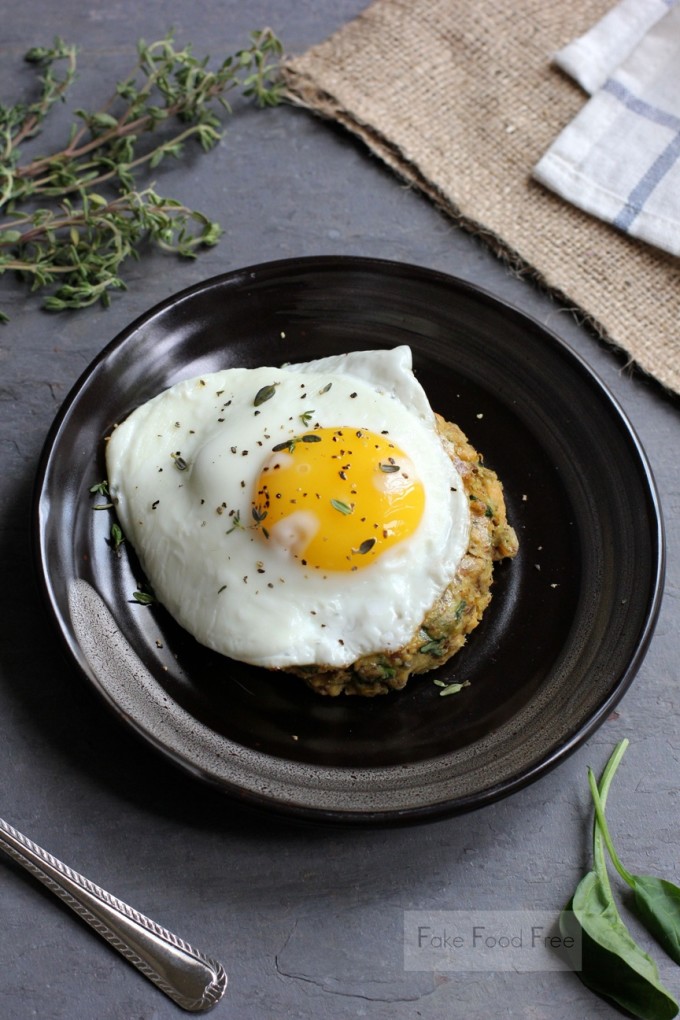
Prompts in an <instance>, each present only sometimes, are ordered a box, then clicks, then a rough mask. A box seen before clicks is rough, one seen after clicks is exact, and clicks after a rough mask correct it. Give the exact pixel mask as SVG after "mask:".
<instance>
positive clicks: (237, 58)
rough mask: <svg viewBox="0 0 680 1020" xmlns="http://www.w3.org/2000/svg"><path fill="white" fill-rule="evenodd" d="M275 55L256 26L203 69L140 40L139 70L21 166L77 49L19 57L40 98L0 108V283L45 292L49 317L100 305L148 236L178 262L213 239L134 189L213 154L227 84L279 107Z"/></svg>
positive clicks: (181, 212)
mask: <svg viewBox="0 0 680 1020" xmlns="http://www.w3.org/2000/svg"><path fill="white" fill-rule="evenodd" d="M281 53H282V46H281V43H280V42H279V40H278V39H277V38H276V36H275V35H274V33H273V32H272V31H271V30H270V29H263V30H261V31H256V32H252V33H251V35H250V45H249V47H248V48H247V49H242V50H240V51H238V52H237V53H235V54H234V55H230V56H226V57H225V58H224V59H223V60H222V62H221V63H220V64H219V66H217V68H216V69H215V70H211V69H209V67H208V59H209V58H207V57H206V58H204V59H203V58H199V57H195V56H194V55H193V52H192V49H191V47H190V46H186V47H184V48H179V47H177V46H176V45H175V41H174V37H173V35H172V34H169V35H167V36H166V37H165V38H163V39H160V40H158V41H157V42H153V43H150V44H147V43H145V42H144V41H142V40H140V41H139V42H138V44H137V62H136V65H135V67H134V68H133V69H132V71H131V73H130V74H128V75H127V76H126V77H125V78H124V79H122V80H121V81H119V82H118V83H117V84H116V86H115V89H114V90H113V95H112V98H111V99H110V100H109V101H108V102H107V103H105V104H104V105H103V106H102V108H101V109H99V110H96V111H94V112H93V111H88V110H85V109H78V110H75V112H74V118H75V119H74V123H73V124H72V127H71V131H70V132H67V134H68V141H67V143H66V144H65V145H64V146H63V148H60V149H59V148H57V149H56V150H54V151H52V152H51V153H49V154H47V155H38V156H35V157H33V158H29V159H26V160H24V159H23V146H24V143H26V142H29V141H30V140H31V139H32V138H34V137H35V135H37V134H38V132H39V131H40V130H41V128H42V126H43V122H44V121H45V119H46V117H47V116H48V114H49V113H50V111H51V110H52V108H53V107H55V105H56V104H58V103H59V102H60V101H61V100H63V99H64V98H65V96H66V94H67V92H68V90H69V88H70V86H71V85H72V83H73V81H74V80H75V78H76V65H77V59H76V56H77V54H76V47H75V46H73V45H70V44H68V43H66V42H65V41H64V40H63V39H60V38H57V39H55V40H54V43H53V45H52V46H51V47H44V46H42V47H40V46H38V47H34V48H33V49H31V50H29V52H28V53H27V54H26V60H27V61H28V62H29V63H31V64H33V65H35V66H36V68H37V69H38V70H39V73H40V78H39V82H40V90H39V94H38V96H37V98H36V99H35V101H34V102H30V103H21V102H20V103H16V104H15V105H13V106H12V105H7V106H6V105H0V137H2V147H1V149H2V151H1V152H0V181H1V184H0V208H2V209H4V212H5V215H4V217H2V219H1V220H0V276H1V275H2V274H3V273H5V272H7V273H17V274H18V275H19V277H20V279H22V280H24V281H25V282H26V283H28V284H29V286H30V288H31V290H34V291H35V290H42V291H46V292H47V295H48V296H47V297H46V298H45V299H44V301H43V306H44V307H45V308H47V309H49V310H50V311H61V310H63V309H73V308H83V307H85V306H87V305H91V304H93V303H94V302H96V301H101V302H102V304H104V305H107V304H109V302H110V297H111V292H112V291H114V290H121V289H125V282H124V280H123V278H122V275H121V268H122V266H123V264H124V263H125V262H126V261H127V260H129V259H131V258H136V257H137V256H138V254H139V252H140V249H141V248H142V245H143V243H145V242H146V241H151V242H153V243H155V244H156V245H157V246H158V247H159V248H161V249H162V250H164V251H166V252H173V253H175V254H177V255H180V256H183V257H186V258H195V257H196V252H197V250H198V249H199V248H202V247H210V246H212V245H215V244H217V242H218V240H219V238H220V236H221V234H222V228H221V227H220V226H219V224H218V223H216V222H213V221H212V220H211V219H209V217H208V216H206V215H205V214H204V213H202V212H199V211H197V210H192V209H191V208H189V207H187V206H186V205H183V204H182V203H181V202H178V201H177V200H176V199H173V198H166V197H163V196H162V195H159V194H157V192H156V191H155V190H154V188H153V187H143V186H140V185H139V184H138V174H139V173H140V172H142V171H149V170H155V169H156V168H157V167H158V166H159V165H160V164H161V163H162V162H163V161H164V160H167V159H177V158H179V157H180V156H181V155H182V153H183V152H184V149H185V147H186V146H187V144H190V143H195V142H198V144H199V145H200V146H201V148H202V149H203V150H205V151H208V150H209V149H212V148H214V147H215V145H216V144H217V143H218V142H219V140H220V139H221V137H222V123H221V120H220V117H219V116H218V113H219V112H221V111H226V112H227V113H228V112H230V107H229V104H228V102H227V98H226V97H227V95H228V93H230V92H232V91H233V90H234V89H237V90H240V91H241V92H242V94H243V95H244V96H246V97H249V98H252V99H254V100H255V102H256V103H257V104H258V105H259V106H274V105H276V104H277V103H278V102H280V100H281V98H282V89H283V83H282V82H281V81H280V80H278V65H279V62H280V56H281ZM220 108H221V111H220ZM25 202H28V203H30V209H29V210H28V211H22V209H21V205H22V203H25ZM0 318H1V319H4V320H6V319H7V316H5V315H3V314H2V313H0Z"/></svg>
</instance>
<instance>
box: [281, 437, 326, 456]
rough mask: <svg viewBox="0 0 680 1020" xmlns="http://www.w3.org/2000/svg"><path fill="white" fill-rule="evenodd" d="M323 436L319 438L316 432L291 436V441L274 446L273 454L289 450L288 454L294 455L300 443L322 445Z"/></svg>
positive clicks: (285, 440)
mask: <svg viewBox="0 0 680 1020" xmlns="http://www.w3.org/2000/svg"><path fill="white" fill-rule="evenodd" d="M320 442H321V436H317V435H316V434H315V433H314V432H307V433H306V434H305V435H304V436H291V438H290V439H284V441H283V442H282V443H277V444H276V446H272V453H279V452H280V451H281V450H287V451H288V453H293V451H294V450H295V447H296V446H297V444H298V443H320Z"/></svg>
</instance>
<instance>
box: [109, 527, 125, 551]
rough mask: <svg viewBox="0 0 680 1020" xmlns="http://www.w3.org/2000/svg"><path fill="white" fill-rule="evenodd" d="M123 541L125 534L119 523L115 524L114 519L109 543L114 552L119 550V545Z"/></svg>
mask: <svg viewBox="0 0 680 1020" xmlns="http://www.w3.org/2000/svg"><path fill="white" fill-rule="evenodd" d="M124 541H125V535H124V534H123V530H122V528H121V526H120V524H116V522H115V521H114V522H113V524H112V525H111V545H112V547H113V551H114V552H115V553H117V552H120V547H121V545H122V544H123V542H124Z"/></svg>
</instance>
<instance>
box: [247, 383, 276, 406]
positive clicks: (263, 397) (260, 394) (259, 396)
mask: <svg viewBox="0 0 680 1020" xmlns="http://www.w3.org/2000/svg"><path fill="white" fill-rule="evenodd" d="M278 385H279V384H278V383H272V384H271V385H269V386H263V387H262V389H259V390H258V391H257V393H256V394H255V399H254V400H253V407H259V406H260V404H264V403H265V401H267V400H271V399H272V397H273V396H274V394H275V393H276V387H277V386H278Z"/></svg>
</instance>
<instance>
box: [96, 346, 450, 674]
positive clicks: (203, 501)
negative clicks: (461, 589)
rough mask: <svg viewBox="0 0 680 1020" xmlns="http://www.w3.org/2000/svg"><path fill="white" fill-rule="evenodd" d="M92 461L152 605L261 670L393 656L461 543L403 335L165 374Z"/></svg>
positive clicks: (445, 465) (443, 465)
mask: <svg viewBox="0 0 680 1020" xmlns="http://www.w3.org/2000/svg"><path fill="white" fill-rule="evenodd" d="M106 460H107V474H108V481H109V491H110V494H111V498H112V501H113V502H114V505H115V507H116V511H117V514H118V518H119V520H120V523H121V526H122V529H123V532H124V534H125V537H126V539H127V541H128V542H129V543H130V544H131V545H132V546H133V547H134V549H135V550H136V552H137V555H138V558H139V561H140V565H141V567H142V569H143V571H144V572H145V574H146V577H147V579H148V582H149V583H150V585H151V586H152V588H153V591H154V593H155V595H156V597H157V599H158V601H159V602H160V603H162V604H163V605H164V606H165V607H166V609H167V610H168V611H169V612H170V613H171V614H172V616H174V617H175V619H176V620H177V621H178V622H179V623H180V624H181V625H182V626H183V627H184V628H185V629H186V630H188V631H189V632H190V633H191V634H193V635H194V637H195V638H196V639H197V640H198V641H199V642H201V643H202V644H204V645H206V646H208V647H209V648H212V649H214V650H216V651H218V652H221V653H222V654H224V655H227V656H229V657H231V658H233V659H238V660H241V661H243V662H248V663H252V664H254V665H258V666H264V667H266V668H270V669H275V668H283V667H290V666H300V665H306V664H324V665H328V666H333V667H341V666H346V665H350V664H351V663H352V662H354V661H355V660H356V659H358V658H360V657H361V656H364V655H370V654H373V653H377V652H390V651H396V650H397V649H399V648H400V647H402V646H403V645H404V644H405V643H406V642H407V641H408V640H409V639H410V637H411V636H412V635H413V633H414V632H415V631H416V630H417V628H418V626H419V625H420V623H421V622H422V620H423V618H424V616H425V614H426V613H427V611H428V609H429V608H430V607H431V606H432V605H433V603H434V602H435V600H436V599H437V597H438V596H439V595H440V594H441V592H442V591H443V590H444V589H445V588H446V586H447V585H448V584H449V583H450V581H451V580H452V579H453V577H454V576H455V573H456V570H457V567H458V565H459V563H460V561H461V558H462V557H463V554H464V553H465V550H466V548H467V544H468V537H469V528H470V523H469V509H468V501H467V497H466V495H465V491H464V488H463V484H462V481H461V478H460V476H459V474H458V472H457V471H456V469H455V467H454V466H453V464H452V463H451V460H450V459H449V457H448V456H447V455H446V453H445V452H444V449H443V447H442V443H441V441H440V438H439V435H438V432H437V428H436V422H435V417H434V413H433V411H432V410H431V408H430V405H429V402H428V400H427V397H426V395H425V392H424V390H423V389H422V387H421V385H420V383H419V382H418V381H417V379H416V378H415V376H414V374H413V370H412V359H411V351H410V349H409V348H408V347H405V346H402V347H397V348H395V349H393V350H380V351H359V352H354V353H350V354H346V355H338V356H333V357H330V358H323V359H321V360H318V361H311V362H306V363H303V364H292V365H286V366H284V367H280V368H275V367H262V368H255V369H245V368H229V369H224V370H223V371H218V372H213V373H208V374H205V375H202V376H198V377H196V378H192V379H187V380H185V381H182V382H179V383H177V384H176V385H174V386H172V387H171V388H170V389H168V390H165V391H164V392H162V393H160V394H159V395H158V396H156V397H154V398H152V399H151V400H149V401H148V402H147V403H145V404H143V405H142V406H140V407H139V408H137V409H136V410H135V411H133V412H132V414H131V415H130V416H129V417H128V418H127V419H126V420H125V421H124V422H123V423H122V424H120V425H118V426H117V427H116V428H115V429H114V431H113V432H112V434H111V436H110V437H109V439H108V442H107V448H106Z"/></svg>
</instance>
